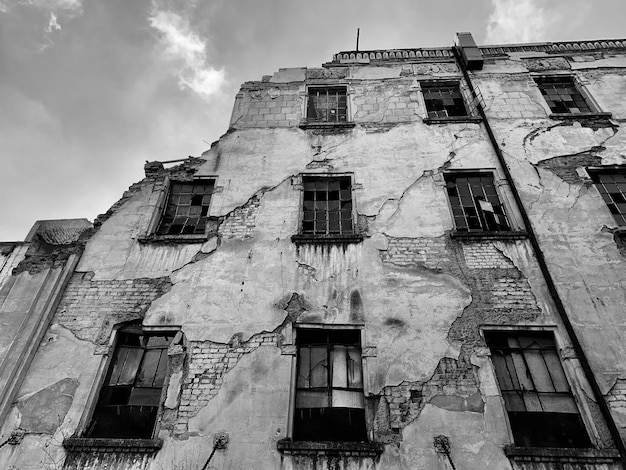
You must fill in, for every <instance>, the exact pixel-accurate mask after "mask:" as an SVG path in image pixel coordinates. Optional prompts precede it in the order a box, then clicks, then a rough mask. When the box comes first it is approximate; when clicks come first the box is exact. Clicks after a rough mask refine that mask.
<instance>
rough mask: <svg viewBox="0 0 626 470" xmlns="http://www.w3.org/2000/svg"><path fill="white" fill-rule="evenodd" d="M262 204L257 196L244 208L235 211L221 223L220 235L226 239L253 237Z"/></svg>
mask: <svg viewBox="0 0 626 470" xmlns="http://www.w3.org/2000/svg"><path fill="white" fill-rule="evenodd" d="M260 203H261V199H260V198H259V197H258V196H255V197H253V198H251V199H250V200H249V201H248V202H247V203H246V204H244V205H243V206H241V207H238V208H236V209H235V210H233V211H232V212H231V213H230V214H228V217H226V219H225V220H224V222H222V223H221V225H220V228H219V230H218V233H219V234H220V235H221V236H222V237H224V238H248V237H251V236H252V233H253V232H254V227H255V222H256V216H257V213H258V211H259V205H260Z"/></svg>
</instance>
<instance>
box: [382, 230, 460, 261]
mask: <svg viewBox="0 0 626 470" xmlns="http://www.w3.org/2000/svg"><path fill="white" fill-rule="evenodd" d="M387 242H388V246H387V250H386V251H381V252H380V256H381V259H382V260H383V262H385V263H391V264H395V265H398V266H415V265H423V266H426V267H428V268H431V269H438V268H441V267H442V266H443V265H444V264H447V263H449V262H450V256H449V250H448V248H447V246H446V240H445V238H444V237H438V238H395V237H389V236H387Z"/></svg>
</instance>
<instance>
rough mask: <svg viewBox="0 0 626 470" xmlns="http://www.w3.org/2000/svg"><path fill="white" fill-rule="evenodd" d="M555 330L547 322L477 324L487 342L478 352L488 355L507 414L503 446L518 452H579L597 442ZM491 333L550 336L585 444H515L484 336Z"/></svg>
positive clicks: (490, 350)
mask: <svg viewBox="0 0 626 470" xmlns="http://www.w3.org/2000/svg"><path fill="white" fill-rule="evenodd" d="M557 333H558V329H557V327H556V326H551V325H548V326H518V325H481V326H480V334H481V337H482V339H483V341H484V342H485V344H486V345H487V346H486V348H485V349H486V351H485V353H483V354H481V355H484V356H488V357H489V361H488V362H489V367H490V371H491V374H492V377H493V381H494V383H495V385H496V387H497V388H498V393H499V398H500V402H501V406H502V410H503V412H504V414H505V415H506V426H507V429H508V433H509V440H510V442H511V444H509V445H507V446H506V447H508V448H511V449H518V450H519V451H521V452H530V453H536V452H542V449H549V448H550V449H563V450H568V451H569V452H580V451H584V450H588V449H593V448H594V445H597V436H595V435H594V433H593V432H591V431H592V429H594V426H595V425H594V424H593V423H591V422H590V421H589V410H588V409H586V408H585V409H582V408H581V402H580V400H579V399H578V396H580V395H581V393H583V391H582V388H581V387H582V385H579V384H576V383H574V382H573V381H572V374H573V371H572V370H571V367H566V364H565V362H564V357H563V356H562V350H563V349H564V346H563V345H562V344H561V338H560V336H559V335H558V334H557ZM491 334H497V335H516V336H521V335H526V336H533V335H537V336H540V335H542V336H544V337H550V338H551V339H552V346H553V349H554V351H555V352H556V355H557V358H558V361H559V364H560V366H561V371H562V373H563V375H564V378H565V381H566V382H567V386H568V387H569V394H570V395H571V398H572V400H573V402H574V405H575V406H576V409H577V413H576V415H577V416H578V418H579V422H580V425H581V429H582V432H583V433H584V435H585V437H586V438H587V445H586V446H580V447H566V446H561V447H548V446H520V445H518V444H517V443H515V436H516V434H515V431H514V430H513V424H512V421H511V418H510V416H509V411H508V410H507V403H506V399H505V398H504V393H503V390H502V386H501V384H500V382H499V379H498V372H497V370H496V365H495V362H494V360H493V349H492V348H491V347H490V346H489V344H488V342H487V339H486V335H491ZM545 413H547V414H549V413H550V412H545ZM572 455H574V454H572Z"/></svg>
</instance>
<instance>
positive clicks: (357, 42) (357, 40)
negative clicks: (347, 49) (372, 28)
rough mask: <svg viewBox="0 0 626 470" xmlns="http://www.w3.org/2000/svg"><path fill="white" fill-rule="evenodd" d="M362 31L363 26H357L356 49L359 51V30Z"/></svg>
mask: <svg viewBox="0 0 626 470" xmlns="http://www.w3.org/2000/svg"><path fill="white" fill-rule="evenodd" d="M360 31H361V28H357V29H356V51H357V52H359V32H360Z"/></svg>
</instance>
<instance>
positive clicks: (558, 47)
mask: <svg viewBox="0 0 626 470" xmlns="http://www.w3.org/2000/svg"><path fill="white" fill-rule="evenodd" d="M478 47H479V49H480V51H481V52H482V54H483V55H484V56H486V57H490V56H491V57H493V56H502V55H506V54H508V53H510V52H543V53H548V54H559V53H581V52H605V51H608V50H616V49H617V50H621V51H622V52H626V39H599V40H594V41H568V42H541V43H528V44H502V45H487V46H478ZM453 57H454V56H453V54H452V48H450V47H439V48H414V49H379V50H372V51H342V52H338V53H337V54H335V55H334V56H333V60H332V62H331V63H330V64H349V63H357V64H358V63H368V62H370V61H394V62H397V61H413V60H419V59H439V60H445V59H453Z"/></svg>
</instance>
